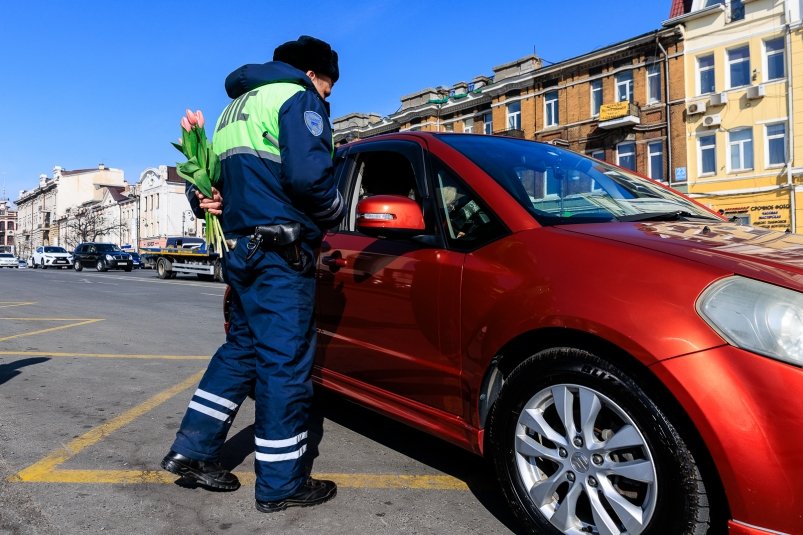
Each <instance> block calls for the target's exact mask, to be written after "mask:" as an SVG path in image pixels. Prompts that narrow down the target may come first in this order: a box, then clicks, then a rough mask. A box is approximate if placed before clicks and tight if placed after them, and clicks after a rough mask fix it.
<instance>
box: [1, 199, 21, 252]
mask: <svg viewBox="0 0 803 535" xmlns="http://www.w3.org/2000/svg"><path fill="white" fill-rule="evenodd" d="M16 231H17V211H16V210H12V209H11V207H10V206H9V202H8V200H7V199H2V200H0V252H3V253H16V248H15V247H14V236H15V234H16Z"/></svg>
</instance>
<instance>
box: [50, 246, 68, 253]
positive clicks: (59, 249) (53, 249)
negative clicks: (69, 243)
mask: <svg viewBox="0 0 803 535" xmlns="http://www.w3.org/2000/svg"><path fill="white" fill-rule="evenodd" d="M45 252H46V253H66V252H67V251H65V250H64V248H63V247H45Z"/></svg>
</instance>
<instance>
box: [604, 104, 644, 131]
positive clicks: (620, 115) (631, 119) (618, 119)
mask: <svg viewBox="0 0 803 535" xmlns="http://www.w3.org/2000/svg"><path fill="white" fill-rule="evenodd" d="M637 124H641V119H640V118H639V107H638V106H636V105H635V104H633V103H632V102H615V103H613V104H603V105H602V106H601V107H600V109H599V127H600V128H602V129H603V130H612V129H614V128H621V127H623V126H634V125H637Z"/></svg>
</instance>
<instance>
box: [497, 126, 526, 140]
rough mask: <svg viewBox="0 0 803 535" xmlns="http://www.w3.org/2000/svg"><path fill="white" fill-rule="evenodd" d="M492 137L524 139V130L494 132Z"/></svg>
mask: <svg viewBox="0 0 803 535" xmlns="http://www.w3.org/2000/svg"><path fill="white" fill-rule="evenodd" d="M494 135H495V136H507V137H515V138H519V139H524V130H520V129H518V128H509V129H507V130H499V131H497V132H494Z"/></svg>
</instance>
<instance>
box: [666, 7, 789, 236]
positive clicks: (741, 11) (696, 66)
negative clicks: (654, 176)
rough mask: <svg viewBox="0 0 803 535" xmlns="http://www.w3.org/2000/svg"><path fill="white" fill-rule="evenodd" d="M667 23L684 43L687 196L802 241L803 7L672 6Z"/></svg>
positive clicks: (726, 213)
mask: <svg viewBox="0 0 803 535" xmlns="http://www.w3.org/2000/svg"><path fill="white" fill-rule="evenodd" d="M670 17H671V18H670V19H669V20H667V21H666V22H665V23H664V24H665V25H666V26H667V27H673V26H675V27H682V28H683V30H684V34H685V51H686V55H685V72H686V76H685V80H686V88H685V92H686V99H685V108H686V109H685V116H686V121H685V122H686V132H685V140H686V152H687V154H688V176H689V182H688V193H689V194H690V195H691V196H692V197H694V198H696V199H697V200H698V201H699V202H702V203H703V204H706V205H707V206H709V207H710V208H712V209H714V210H718V211H720V212H721V213H723V214H725V215H727V216H730V217H732V218H734V219H735V220H737V221H740V222H742V223H744V224H750V225H755V226H760V227H765V228H770V229H775V230H789V231H795V232H800V231H801V230H803V222H801V207H800V205H801V201H803V195H802V194H801V192H802V191H803V186H802V185H801V184H802V183H803V182H801V174H802V173H803V169H801V156H802V155H803V152H801V151H803V140H800V139H795V136H794V133H795V132H798V133H799V132H803V130H801V128H803V124H801V119H803V102H801V99H803V86H802V85H801V82H802V81H803V79H801V77H802V76H803V64H802V63H803V59H801V58H803V54H801V52H802V51H803V40H802V39H801V28H800V0H795V1H793V2H789V1H785V0H725V1H716V0H685V1H684V0H675V1H674V2H673V5H672V11H671V13H670ZM797 137H798V138H799V137H800V136H799V135H798V136H797ZM793 140H794V142H793Z"/></svg>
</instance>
